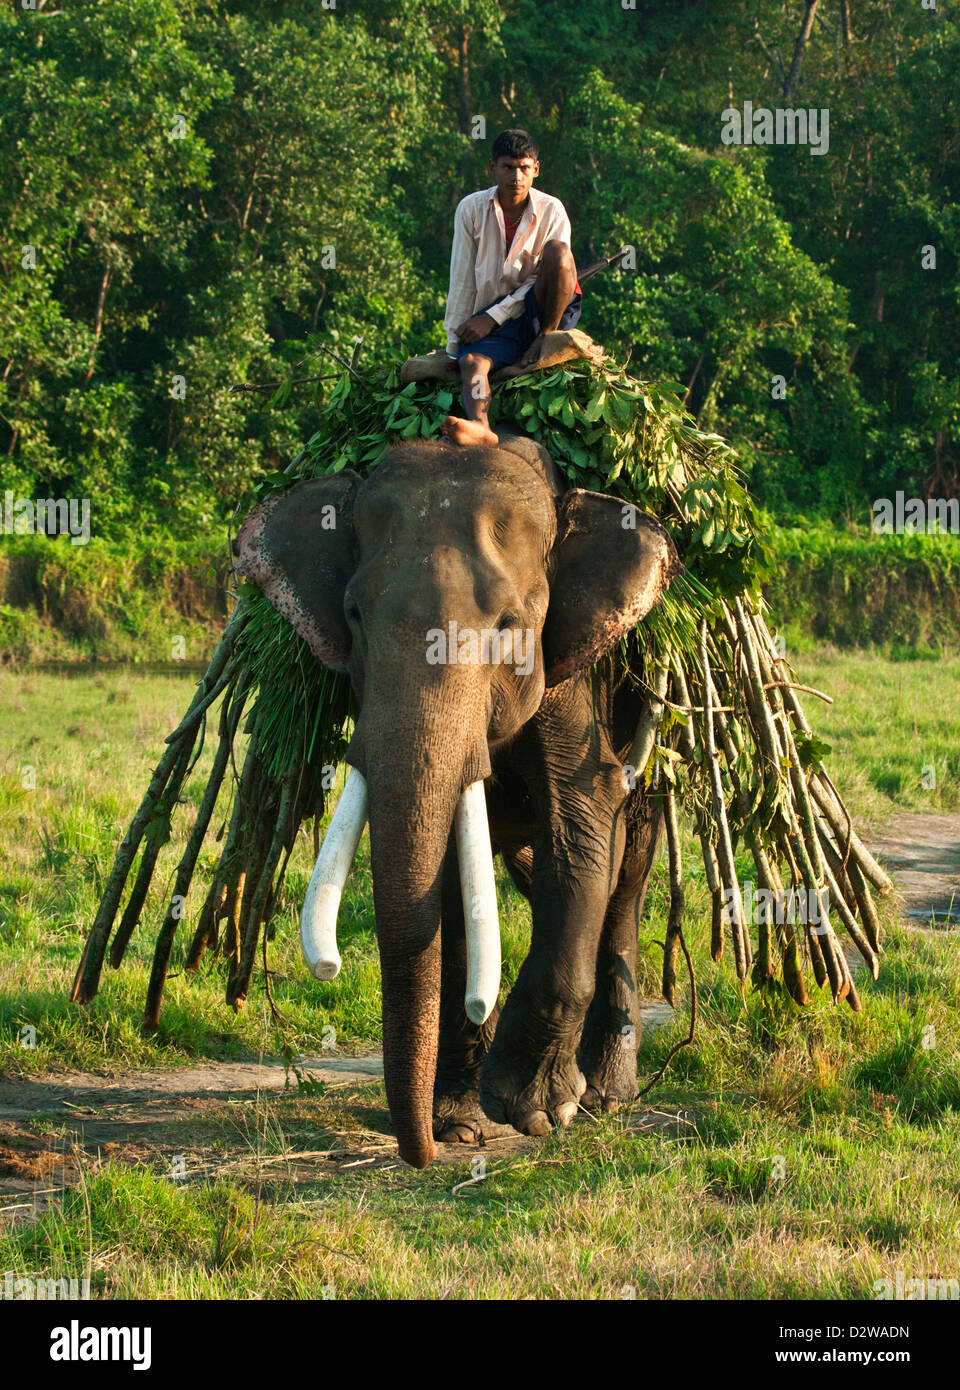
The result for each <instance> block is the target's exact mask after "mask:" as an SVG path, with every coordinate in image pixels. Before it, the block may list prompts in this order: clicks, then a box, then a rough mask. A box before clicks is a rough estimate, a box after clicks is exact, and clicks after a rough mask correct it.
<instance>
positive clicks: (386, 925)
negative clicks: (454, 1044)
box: [366, 727, 499, 1168]
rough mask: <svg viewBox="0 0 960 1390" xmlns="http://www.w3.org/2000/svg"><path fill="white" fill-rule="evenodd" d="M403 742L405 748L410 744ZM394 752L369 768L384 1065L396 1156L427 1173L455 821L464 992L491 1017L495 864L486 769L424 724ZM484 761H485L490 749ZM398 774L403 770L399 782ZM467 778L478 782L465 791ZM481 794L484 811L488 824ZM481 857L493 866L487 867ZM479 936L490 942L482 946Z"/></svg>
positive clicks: (431, 1151)
mask: <svg viewBox="0 0 960 1390" xmlns="http://www.w3.org/2000/svg"><path fill="white" fill-rule="evenodd" d="M400 742H401V743H402V744H403V745H407V743H408V740H407V739H406V738H402V739H401V740H400ZM457 742H459V740H457ZM444 744H446V746H445V747H444ZM434 750H438V751H434ZM439 750H442V752H441V751H439ZM390 753H391V755H390V757H389V759H383V758H381V759H377V760H376V761H373V762H371V761H369V760H368V761H367V768H366V773H367V781H368V814H369V819H370V864H371V868H372V871H373V896H374V908H375V912H376V919H377V940H378V944H379V948H380V965H381V976H382V994H383V1069H384V1081H385V1083H386V1090H387V1101H388V1104H389V1106H390V1115H391V1118H392V1120H393V1127H394V1131H395V1133H396V1136H397V1142H398V1145H399V1148H400V1155H401V1157H402V1158H404V1159H405V1160H406V1161H407V1162H408V1163H410V1164H412V1165H413V1166H414V1167H416V1168H424V1167H426V1166H427V1164H428V1163H430V1162H432V1160H433V1159H434V1157H435V1156H436V1145H435V1144H434V1141H433V1124H432V1115H433V1086H434V1079H435V1076H436V1066H437V1044H438V1034H439V1026H440V913H441V886H442V881H443V864H444V859H445V856H446V852H447V846H448V844H449V842H450V834H451V830H452V829H453V828H454V822H455V819H456V828H457V838H458V841H459V843H460V845H461V868H462V870H464V869H466V873H465V877H464V879H463V881H464V885H465V886H464V897H465V907H466V919H467V921H468V922H469V923H470V933H471V935H472V937H473V947H472V950H470V951H468V954H472V955H473V958H474V961H475V968H474V969H473V970H472V971H471V974H470V979H469V982H468V991H470V990H472V992H473V993H474V994H475V995H476V999H475V1000H474V1001H473V1008H474V1011H479V1010H480V1009H483V1010H484V1011H486V1012H488V1011H489V1008H492V1007H493V1004H494V1003H495V1002H496V991H497V987H498V985H499V930H498V927H497V920H496V906H495V904H496V896H495V892H493V895H492V896H493V910H492V922H493V929H492V930H493V932H495V933H496V935H497V961H496V980H495V983H494V982H493V967H492V965H491V961H490V951H489V947H490V941H491V936H492V932H491V925H490V923H491V906H490V901H491V892H492V889H493V859H492V852H491V849H490V837H489V832H488V830H487V828H486V811H485V805H484V802H483V784H482V781H480V780H479V779H478V776H477V773H478V772H482V771H485V770H486V769H481V768H480V767H479V766H478V759H477V757H476V756H473V757H470V756H468V754H467V750H466V749H464V748H463V747H460V748H456V749H454V748H451V747H450V739H449V732H448V733H447V737H446V738H444V737H443V736H442V735H440V736H439V737H437V738H436V739H431V738H429V737H424V734H423V730H422V727H421V730H420V736H419V737H416V738H411V739H410V746H403V747H398V746H397V743H394V744H393V745H392V747H391V750H390ZM482 761H486V745H485V744H484V746H483V759H482ZM488 766H489V764H487V767H488ZM398 769H402V770H403V773H404V776H403V778H402V779H401V778H400V777H399V776H398ZM465 778H469V779H470V781H471V782H472V784H473V785H470V786H468V787H467V788H466V790H465V789H464V786H463V782H464V779H465ZM478 796H479V803H480V805H481V806H483V807H484V809H483V814H482V826H481V817H480V816H479V815H478ZM458 807H459V809H458ZM481 832H482V833H481ZM484 845H485V851H484V849H483V848H482V846H484ZM484 852H485V854H486V859H487V860H488V861H489V868H488V869H485V868H484V866H483V853H484ZM481 938H482V940H483V941H484V942H485V943H486V944H485V946H481V945H479V940H480V939H481ZM468 940H469V938H468ZM491 995H492V997H490V996H491ZM488 1006H489V1007H488Z"/></svg>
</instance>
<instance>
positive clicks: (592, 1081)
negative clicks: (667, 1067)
mask: <svg viewBox="0 0 960 1390" xmlns="http://www.w3.org/2000/svg"><path fill="white" fill-rule="evenodd" d="M580 1063H581V1066H582V1067H583V1071H584V1075H585V1076H586V1080H587V1086H586V1090H585V1091H584V1093H583V1095H582V1096H581V1098H580V1104H581V1105H582V1106H583V1108H584V1109H585V1110H590V1111H595V1112H599V1111H603V1112H605V1113H607V1114H611V1113H613V1112H614V1111H616V1110H619V1109H620V1107H621V1106H622V1105H632V1104H633V1102H634V1101H635V1100H636V1098H637V1094H638V1093H637V1051H636V1044H635V1043H634V1042H633V1041H629V1042H628V1040H627V1038H626V1037H617V1036H615V1037H614V1038H612V1039H611V1040H610V1042H609V1043H608V1044H607V1046H606V1047H605V1048H604V1049H603V1051H602V1052H601V1054H600V1056H599V1057H585V1056H583V1055H582V1054H581V1057H580Z"/></svg>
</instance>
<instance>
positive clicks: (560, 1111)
mask: <svg viewBox="0 0 960 1390" xmlns="http://www.w3.org/2000/svg"><path fill="white" fill-rule="evenodd" d="M579 1108H580V1107H579V1106H578V1105H577V1102H576V1101H575V1100H563V1101H561V1102H560V1104H559V1105H558V1106H557V1108H556V1116H557V1123H558V1124H560V1125H562V1126H563V1128H564V1129H566V1127H567V1125H568V1124H569V1123H570V1121H571V1120H572V1119H573V1117H574V1115H575V1114H576V1113H577V1110H578V1109H579Z"/></svg>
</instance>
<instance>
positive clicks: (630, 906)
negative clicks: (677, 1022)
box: [579, 792, 663, 1111]
mask: <svg viewBox="0 0 960 1390" xmlns="http://www.w3.org/2000/svg"><path fill="white" fill-rule="evenodd" d="M662 826H663V812H662V808H661V806H660V803H659V802H658V801H653V800H651V799H649V798H646V797H644V796H643V795H642V794H641V793H640V792H634V793H633V794H632V795H631V797H630V798H629V800H628V802H627V846H626V850H625V853H624V856H623V864H622V866H621V869H620V878H619V880H618V882H617V887H616V889H615V891H614V893H613V896H612V897H611V899H610V903H609V906H608V907H607V912H606V917H605V918H604V923H603V933H602V935H601V937H600V949H599V951H598V952H597V975H596V988H595V990H594V995H593V1000H592V1002H591V1004H590V1007H589V1009H588V1010H587V1017H586V1021H585V1023H584V1026H583V1037H582V1039H581V1042H580V1051H579V1061H580V1066H581V1069H582V1071H583V1074H584V1076H585V1077H586V1081H587V1088H586V1090H585V1091H584V1093H583V1096H582V1098H581V1104H582V1105H583V1106H584V1108H585V1109H587V1110H607V1111H611V1110H617V1109H618V1108H619V1107H620V1105H629V1104H630V1103H631V1102H632V1101H634V1100H635V1099H636V1096H637V1048H638V1047H639V1045H640V1037H641V1021H640V1006H639V1000H638V998H637V932H638V928H639V924H640V914H641V912H642V911H643V900H644V898H645V897H646V892H647V882H648V880H649V877H650V870H651V868H652V867H653V860H654V857H655V855H656V851H657V845H658V843H659V840H660V834H661V830H662Z"/></svg>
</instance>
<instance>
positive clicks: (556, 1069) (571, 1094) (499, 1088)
mask: <svg viewBox="0 0 960 1390" xmlns="http://www.w3.org/2000/svg"><path fill="white" fill-rule="evenodd" d="M586 1084H587V1083H586V1078H585V1077H584V1075H583V1072H582V1071H581V1070H580V1068H579V1066H578V1065H577V1059H576V1056H575V1055H574V1054H573V1053H572V1052H560V1051H551V1053H550V1054H549V1055H548V1056H547V1057H542V1058H540V1059H539V1060H538V1061H535V1062H534V1064H533V1065H532V1066H530V1065H529V1064H528V1065H523V1066H520V1065H518V1064H517V1063H516V1062H508V1061H500V1060H499V1059H493V1058H491V1060H490V1061H488V1063H487V1065H486V1066H485V1067H484V1069H483V1072H482V1073H481V1076H480V1099H481V1101H482V1104H483V1108H484V1110H485V1112H486V1113H487V1114H488V1115H489V1116H491V1118H492V1119H494V1120H497V1121H499V1122H501V1123H504V1124H511V1125H513V1127H514V1129H518V1130H519V1131H520V1133H521V1134H534V1135H541V1134H548V1133H549V1132H550V1129H551V1127H552V1126H553V1125H555V1124H557V1125H560V1126H561V1127H562V1128H564V1129H565V1128H566V1127H567V1125H569V1123H570V1121H571V1120H572V1119H573V1117H574V1115H576V1113H577V1110H578V1109H579V1103H580V1097H581V1096H582V1095H583V1092H584V1088H585V1086H586Z"/></svg>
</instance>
